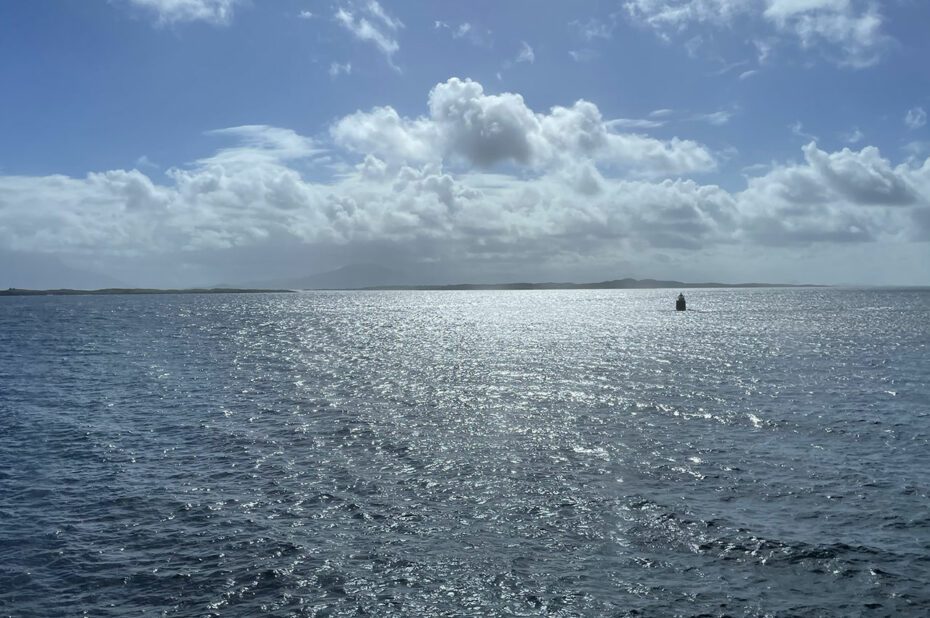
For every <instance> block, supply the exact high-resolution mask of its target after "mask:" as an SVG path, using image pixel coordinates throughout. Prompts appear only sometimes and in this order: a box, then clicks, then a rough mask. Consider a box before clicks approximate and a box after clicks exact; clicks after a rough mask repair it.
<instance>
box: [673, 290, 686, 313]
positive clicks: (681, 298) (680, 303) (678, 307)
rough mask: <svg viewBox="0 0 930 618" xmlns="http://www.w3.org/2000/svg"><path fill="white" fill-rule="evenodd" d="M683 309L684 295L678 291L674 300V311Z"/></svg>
mask: <svg viewBox="0 0 930 618" xmlns="http://www.w3.org/2000/svg"><path fill="white" fill-rule="evenodd" d="M684 310H685V295H684V294H681V293H679V294H678V300H676V301H675V311H684Z"/></svg>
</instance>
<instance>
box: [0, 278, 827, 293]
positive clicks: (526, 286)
mask: <svg viewBox="0 0 930 618" xmlns="http://www.w3.org/2000/svg"><path fill="white" fill-rule="evenodd" d="M817 287H828V286H824V285H816V284H789V283H713V282H703V283H686V282H684V281H661V280H658V279H629V278H627V279H614V280H612V281H599V282H597V283H456V284H449V285H374V286H364V287H347V286H335V285H334V286H320V287H304V288H296V289H295V288H276V289H270V288H233V287H217V288H186V289H158V288H102V289H99V290H76V289H70V288H62V289H54V290H29V289H23V288H9V289H6V290H0V296H88V295H98V296H106V295H115V294H274V293H293V292H296V291H299V290H300V289H303V290H320V291H323V290H330V291H378V290H438V291H442V290H450V291H454V290H652V289H663V288H673V289H691V288H817Z"/></svg>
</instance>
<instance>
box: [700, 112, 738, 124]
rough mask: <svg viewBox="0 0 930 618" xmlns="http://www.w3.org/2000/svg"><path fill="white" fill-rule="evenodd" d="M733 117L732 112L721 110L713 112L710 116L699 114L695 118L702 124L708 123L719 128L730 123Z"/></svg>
mask: <svg viewBox="0 0 930 618" xmlns="http://www.w3.org/2000/svg"><path fill="white" fill-rule="evenodd" d="M732 116H733V114H732V112H728V111H724V110H721V111H719V112H712V113H710V114H699V115H697V116H696V117H695V120H700V121H701V122H706V123H709V124H712V125H714V126H717V127H719V126H722V125H725V124H727V123H728V122H730V118H731V117H732Z"/></svg>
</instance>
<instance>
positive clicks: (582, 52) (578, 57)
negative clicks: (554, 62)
mask: <svg viewBox="0 0 930 618" xmlns="http://www.w3.org/2000/svg"><path fill="white" fill-rule="evenodd" d="M568 55H569V56H571V57H572V60H574V61H575V62H591V61H592V60H595V59H596V58H597V57H598V56H599V55H600V54H598V53H597V52H596V51H595V50H593V49H587V48H585V49H571V50H569V51H568Z"/></svg>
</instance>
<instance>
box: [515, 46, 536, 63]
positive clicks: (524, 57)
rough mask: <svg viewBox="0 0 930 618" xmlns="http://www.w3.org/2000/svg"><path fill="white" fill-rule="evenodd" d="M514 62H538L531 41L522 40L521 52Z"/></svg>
mask: <svg viewBox="0 0 930 618" xmlns="http://www.w3.org/2000/svg"><path fill="white" fill-rule="evenodd" d="M514 62H518V63H519V62H528V63H530V64H533V63H534V62H536V54H535V53H534V52H533V48H532V47H530V44H529V43H527V42H526V41H521V42H520V53H518V54H517V59H516V60H515V61H514Z"/></svg>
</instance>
